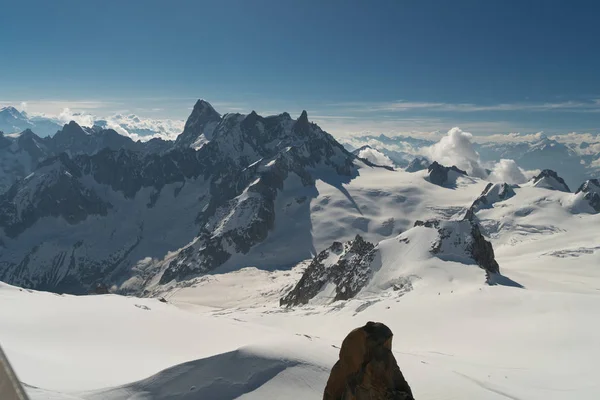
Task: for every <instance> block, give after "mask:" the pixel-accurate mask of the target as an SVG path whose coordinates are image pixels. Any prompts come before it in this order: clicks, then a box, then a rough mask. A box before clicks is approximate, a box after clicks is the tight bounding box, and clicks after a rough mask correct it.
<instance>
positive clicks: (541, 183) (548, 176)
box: [533, 169, 571, 192]
mask: <svg viewBox="0 0 600 400" xmlns="http://www.w3.org/2000/svg"><path fill="white" fill-rule="evenodd" d="M533 186H536V187H543V188H546V189H551V190H559V191H561V192H571V189H569V186H567V183H566V182H565V181H564V179H563V178H561V177H560V176H558V174H557V173H556V172H555V171H553V170H551V169H545V170H543V171H542V172H540V173H539V175H537V176H535V177H534V178H533Z"/></svg>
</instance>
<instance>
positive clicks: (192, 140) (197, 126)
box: [175, 100, 221, 148]
mask: <svg viewBox="0 0 600 400" xmlns="http://www.w3.org/2000/svg"><path fill="white" fill-rule="evenodd" d="M220 121H221V115H220V114H219V113H218V112H217V111H215V109H214V108H213V107H212V105H210V103H208V102H207V101H205V100H198V101H197V102H196V105H195V106H194V109H193V110H192V113H191V114H190V116H189V117H188V119H187V121H186V123H185V127H184V128H183V132H182V133H181V135H179V136H178V137H177V140H176V141H175V145H176V146H181V147H194V148H198V147H200V146H202V145H203V144H205V143H207V142H208V141H210V140H211V139H212V133H213V131H214V129H215V127H216V126H217V124H218V123H219V122H220Z"/></svg>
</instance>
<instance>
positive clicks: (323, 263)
mask: <svg viewBox="0 0 600 400" xmlns="http://www.w3.org/2000/svg"><path fill="white" fill-rule="evenodd" d="M374 248H375V245H374V244H373V243H370V242H367V241H366V240H364V239H363V238H362V237H361V236H360V235H356V237H355V238H354V240H351V241H349V242H346V243H343V244H342V243H339V242H334V243H333V244H332V245H331V246H330V247H329V248H327V249H325V250H323V251H322V252H321V253H319V254H318V255H317V256H316V257H315V258H314V259H313V261H312V262H311V263H310V265H309V266H308V267H307V268H306V271H305V272H304V274H303V275H302V278H300V281H299V282H298V284H297V285H296V286H295V287H294V288H293V289H292V290H291V291H290V292H289V293H288V294H287V295H286V296H284V297H283V298H282V299H281V300H280V304H281V305H284V306H288V307H290V306H294V305H300V304H306V303H308V302H309V300H310V299H312V298H313V297H315V296H316V295H317V294H318V293H319V292H320V291H321V290H322V289H323V288H324V287H325V286H326V285H327V284H332V285H335V294H334V295H333V296H334V298H333V299H332V301H336V300H347V299H350V298H352V297H354V296H356V294H357V293H358V292H359V291H360V290H361V289H362V288H363V287H364V285H365V284H366V283H367V282H368V280H369V278H370V277H371V269H370V267H369V266H370V264H371V262H372V261H373V258H374V257H375V254H374V253H373V249H374Z"/></svg>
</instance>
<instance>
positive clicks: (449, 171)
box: [427, 161, 467, 186]
mask: <svg viewBox="0 0 600 400" xmlns="http://www.w3.org/2000/svg"><path fill="white" fill-rule="evenodd" d="M427 172H428V173H429V175H428V180H429V182H431V183H433V184H435V185H438V186H451V185H453V184H454V182H455V181H456V178H457V177H458V176H460V175H467V173H466V172H465V171H463V170H461V169H459V168H457V167H456V166H455V165H453V166H451V167H445V166H443V165H441V164H439V163H438V162H437V161H434V162H433V163H431V165H429V167H428V168H427Z"/></svg>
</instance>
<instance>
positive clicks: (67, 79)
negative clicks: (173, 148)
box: [0, 0, 600, 133]
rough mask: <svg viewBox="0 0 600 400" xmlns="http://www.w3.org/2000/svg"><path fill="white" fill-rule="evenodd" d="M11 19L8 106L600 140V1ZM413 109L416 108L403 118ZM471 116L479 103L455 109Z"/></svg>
mask: <svg viewBox="0 0 600 400" xmlns="http://www.w3.org/2000/svg"><path fill="white" fill-rule="evenodd" d="M0 8H1V10H0V55H1V56H0V102H4V103H7V102H20V101H28V102H35V101H40V102H42V101H48V100H61V101H62V100H64V101H67V102H69V101H72V102H74V104H75V107H74V108H77V107H76V104H77V103H76V102H77V101H99V102H105V103H106V104H104V105H103V106H102V107H101V110H99V111H100V112H112V111H119V110H121V109H127V110H136V109H137V110H138V111H139V112H140V113H141V114H144V113H146V114H147V115H148V116H152V115H150V114H153V115H155V116H158V117H173V118H185V117H186V116H187V114H188V113H189V110H188V108H189V107H190V106H191V105H193V102H194V100H193V99H195V98H199V97H202V98H205V99H207V100H209V101H212V102H215V103H217V104H220V105H221V111H222V112H226V111H237V110H239V111H249V110H250V109H252V108H256V109H257V110H259V111H263V112H280V111H283V110H288V111H290V112H292V113H297V112H299V111H300V110H302V109H308V110H309V112H312V113H313V114H314V115H317V116H319V115H322V116H325V117H328V118H334V117H335V118H341V117H349V118H351V119H357V120H358V121H360V122H361V123H365V124H366V125H365V126H367V125H368V123H367V122H368V121H374V123H375V122H377V121H380V120H382V119H386V120H390V121H396V120H397V121H402V120H404V119H411V120H423V121H438V122H440V123H441V124H442V125H443V124H445V123H447V124H455V123H458V124H460V123H461V122H462V123H466V124H469V123H471V124H473V125H474V126H475V125H477V124H480V125H481V126H482V127H483V126H485V123H487V122H495V123H498V124H500V125H498V128H494V129H499V130H501V129H504V128H501V127H503V126H506V129H513V128H514V129H524V130H529V131H537V130H547V131H556V132H561V131H565V132H566V131H574V130H579V131H583V130H586V131H592V132H598V126H599V122H600V102H598V101H597V100H596V99H600V28H599V27H598V26H599V24H598V20H599V19H600V2H597V1H555V0H529V1H513V0H505V1H475V0H457V1H445V0H437V1H434V0H425V1H423V0H420V1H413V0H411V1H409V0H407V1H400V0H396V1H393V0H376V1H348V0H346V1H341V0H327V1H325V0H320V1H317V0H304V1H291V0H279V1H270V0H256V1H248V0H225V1H222V0H221V1H214V2H208V1H178V0H173V1H156V0H144V1H141V0H137V1H132V0H130V1H114V0H102V1H100V0H70V1H67V0H53V1H27V0H20V1H10V2H8V1H7V2H3V3H2V5H1V7H0ZM399 101H402V102H407V103H410V104H412V106H410V107H409V109H408V110H406V109H402V110H399V109H397V107H396V109H390V108H394V107H390V104H391V103H396V104H397V103H398V102H399ZM415 103H426V104H424V105H422V106H414V104H415ZM40 104H41V103H40ZM428 104H438V105H437V106H435V105H433V106H431V107H429V106H427V105H428ZM439 104H444V106H440V105H439ZM456 104H463V105H464V104H468V105H469V106H468V107H467V106H462V108H461V109H460V110H457V109H456V107H450V106H447V105H456ZM501 104H505V105H510V106H506V107H504V108H506V109H504V108H503V107H499V105H501ZM544 104H545V105H546V106H543V105H544ZM520 105H525V106H526V107H525V109H520V107H519V106H520ZM485 106H490V107H491V109H487V110H481V109H475V108H477V107H485ZM536 107H538V108H536ZM217 108H219V107H218V106H217ZM152 110H154V111H152ZM399 125H402V122H399ZM424 125H425V126H428V124H427V123H425V124H424ZM478 126H479V125H478ZM375 129H376V128H375ZM482 129H483V128H482ZM494 129H491V131H490V132H489V133H496V132H492V131H493V130H494ZM425 130H426V129H425ZM483 133H485V132H483Z"/></svg>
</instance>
